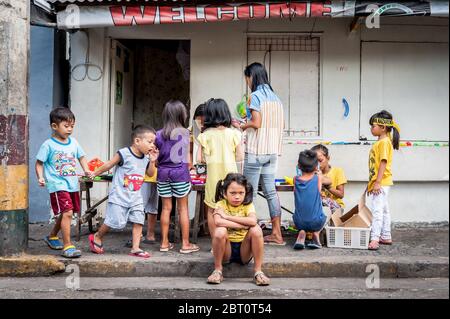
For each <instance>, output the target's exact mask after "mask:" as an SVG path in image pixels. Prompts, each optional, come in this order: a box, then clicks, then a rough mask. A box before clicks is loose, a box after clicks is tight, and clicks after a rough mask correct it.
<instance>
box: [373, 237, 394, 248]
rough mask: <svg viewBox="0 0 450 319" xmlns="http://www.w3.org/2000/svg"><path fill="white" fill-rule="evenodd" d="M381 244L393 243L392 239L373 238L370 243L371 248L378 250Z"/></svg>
mask: <svg viewBox="0 0 450 319" xmlns="http://www.w3.org/2000/svg"><path fill="white" fill-rule="evenodd" d="M380 244H381V245H392V239H380V240H372V241H370V243H369V247H368V249H369V250H378V249H379V248H380Z"/></svg>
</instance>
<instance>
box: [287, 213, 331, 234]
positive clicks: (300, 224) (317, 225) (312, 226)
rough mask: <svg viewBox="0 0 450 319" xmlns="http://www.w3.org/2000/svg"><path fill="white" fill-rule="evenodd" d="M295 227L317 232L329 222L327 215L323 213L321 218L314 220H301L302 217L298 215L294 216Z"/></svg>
mask: <svg viewBox="0 0 450 319" xmlns="http://www.w3.org/2000/svg"><path fill="white" fill-rule="evenodd" d="M293 220H294V224H295V227H296V228H297V229H298V230H304V231H309V232H317V231H320V230H322V228H323V227H324V226H325V224H326V222H327V215H325V214H322V216H321V217H320V218H318V219H317V220H314V221H308V222H305V221H304V220H301V219H300V218H297V216H296V215H294V217H293Z"/></svg>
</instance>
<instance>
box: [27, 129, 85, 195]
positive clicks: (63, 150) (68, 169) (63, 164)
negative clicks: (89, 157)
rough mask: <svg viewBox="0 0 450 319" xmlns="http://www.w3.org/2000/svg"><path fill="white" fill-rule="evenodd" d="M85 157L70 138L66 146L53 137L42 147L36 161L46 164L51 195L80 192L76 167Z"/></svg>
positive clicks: (47, 182)
mask: <svg viewBox="0 0 450 319" xmlns="http://www.w3.org/2000/svg"><path fill="white" fill-rule="evenodd" d="M83 156H85V153H84V151H83V149H82V148H81V146H80V145H79V144H78V142H77V141H76V140H75V139H74V138H70V137H69V141H68V142H67V143H66V144H64V143H61V142H59V141H58V140H56V139H55V138H53V137H52V138H50V139H48V140H46V141H45V142H44V144H42V145H41V148H40V149H39V152H38V154H37V156H36V159H37V160H38V161H41V162H42V163H44V177H45V183H46V185H47V189H48V191H49V193H54V192H58V191H66V192H78V191H79V185H78V177H77V171H76V165H77V160H78V159H79V158H80V157H83Z"/></svg>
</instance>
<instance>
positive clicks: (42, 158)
mask: <svg viewBox="0 0 450 319" xmlns="http://www.w3.org/2000/svg"><path fill="white" fill-rule="evenodd" d="M50 126H51V128H52V130H53V134H52V137H51V138H50V139H48V140H46V141H45V142H44V143H43V144H42V145H41V147H40V149H39V152H38V154H37V156H36V159H37V161H36V175H37V179H38V182H39V186H41V187H44V186H47V189H48V192H49V193H50V202H51V206H52V210H53V212H54V214H55V216H57V220H56V223H55V226H54V227H53V230H52V231H51V233H50V235H48V236H46V237H45V238H44V241H45V242H46V243H47V245H48V246H49V247H50V248H52V249H56V250H62V251H63V252H62V256H64V257H67V258H77V257H80V256H81V252H80V251H79V250H78V249H76V248H75V246H74V245H73V244H72V242H71V240H70V225H71V223H72V215H73V213H74V212H79V211H80V193H79V184H78V175H77V172H76V161H77V160H78V161H79V162H80V164H81V167H82V168H83V171H84V173H85V175H87V176H89V177H92V176H93V173H92V172H90V171H89V168H88V164H87V160H86V158H85V153H84V151H83V149H82V148H81V146H80V145H79V144H78V142H77V141H76V140H75V139H74V138H71V137H70V135H71V134H72V132H73V128H74V126H75V116H74V114H73V113H72V112H71V111H70V109H69V108H67V107H57V108H55V109H54V110H53V111H52V112H51V113H50ZM60 230H61V232H62V237H63V243H61V241H60V240H59V238H58V233H59V231H60Z"/></svg>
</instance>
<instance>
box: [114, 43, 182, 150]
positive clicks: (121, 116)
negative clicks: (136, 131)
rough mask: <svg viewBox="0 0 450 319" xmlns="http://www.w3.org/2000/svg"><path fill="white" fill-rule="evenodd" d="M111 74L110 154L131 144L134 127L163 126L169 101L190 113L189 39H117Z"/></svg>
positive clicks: (156, 127)
mask: <svg viewBox="0 0 450 319" xmlns="http://www.w3.org/2000/svg"><path fill="white" fill-rule="evenodd" d="M110 74H111V81H110V85H111V86H110V87H111V94H110V105H111V110H110V142H109V146H110V151H109V154H110V156H113V154H114V153H115V152H116V151H117V150H118V149H120V148H121V147H123V146H125V145H128V144H129V143H130V135H131V130H132V128H133V127H134V126H136V125H140V124H145V125H149V126H152V127H153V128H155V129H156V130H158V129H161V128H162V117H161V115H162V110H163V108H164V105H165V103H166V102H167V101H169V100H171V99H177V100H180V101H181V102H183V103H184V104H185V105H186V107H187V109H188V114H189V113H190V41H189V40H113V41H112V45H111V73H110Z"/></svg>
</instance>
